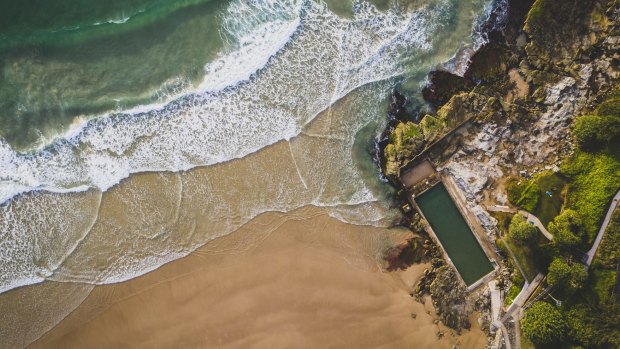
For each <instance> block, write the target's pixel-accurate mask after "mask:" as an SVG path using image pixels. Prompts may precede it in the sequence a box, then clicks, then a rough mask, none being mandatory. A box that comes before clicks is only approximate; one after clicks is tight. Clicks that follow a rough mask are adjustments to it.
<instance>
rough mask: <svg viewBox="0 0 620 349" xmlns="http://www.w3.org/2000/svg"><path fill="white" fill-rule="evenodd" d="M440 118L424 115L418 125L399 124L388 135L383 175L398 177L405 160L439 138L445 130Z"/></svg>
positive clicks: (411, 123)
mask: <svg viewBox="0 0 620 349" xmlns="http://www.w3.org/2000/svg"><path fill="white" fill-rule="evenodd" d="M445 126H446V122H445V121H444V119H442V118H436V117H434V116H431V115H426V116H425V117H424V118H422V121H420V123H419V124H416V123H414V122H401V123H399V124H398V125H397V126H396V128H395V129H394V130H393V131H392V132H391V133H390V138H389V141H390V142H389V144H388V145H387V146H386V147H385V149H384V155H385V174H386V175H387V176H398V171H399V169H400V167H401V166H402V165H403V164H404V162H405V161H406V160H407V159H411V158H413V157H414V156H415V155H417V154H418V153H420V152H421V151H422V150H424V148H425V147H426V146H427V145H428V144H429V143H430V142H432V141H433V140H435V139H437V138H439V137H440V136H441V134H442V132H443V130H444V129H445Z"/></svg>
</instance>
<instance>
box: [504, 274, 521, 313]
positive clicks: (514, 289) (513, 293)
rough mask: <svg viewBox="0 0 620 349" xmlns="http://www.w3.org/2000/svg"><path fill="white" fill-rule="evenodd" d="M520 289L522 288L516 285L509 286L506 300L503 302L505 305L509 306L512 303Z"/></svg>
mask: <svg viewBox="0 0 620 349" xmlns="http://www.w3.org/2000/svg"><path fill="white" fill-rule="evenodd" d="M517 273H518V272H517ZM522 288H523V286H518V285H512V286H510V289H509V290H508V294H506V300H505V303H506V305H510V304H512V302H514V300H515V298H517V296H518V295H519V292H521V289H522Z"/></svg>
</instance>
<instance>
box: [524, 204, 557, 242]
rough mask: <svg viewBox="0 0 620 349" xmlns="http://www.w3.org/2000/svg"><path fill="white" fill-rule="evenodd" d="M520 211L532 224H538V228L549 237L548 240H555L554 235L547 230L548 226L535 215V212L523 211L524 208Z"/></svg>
mask: <svg viewBox="0 0 620 349" xmlns="http://www.w3.org/2000/svg"><path fill="white" fill-rule="evenodd" d="M519 213H520V214H521V215H522V216H523V217H525V219H527V221H528V222H530V223H531V224H534V225H535V226H536V228H538V230H540V231H541V232H542V233H543V235H544V236H545V237H546V238H547V240H549V241H551V240H553V235H551V233H549V231H548V230H547V228H546V227H545V226H544V225H543V224H542V222H541V221H540V219H538V217H536V216H534V215H533V214H531V213H529V212H527V211H523V210H519Z"/></svg>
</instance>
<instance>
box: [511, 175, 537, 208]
mask: <svg viewBox="0 0 620 349" xmlns="http://www.w3.org/2000/svg"><path fill="white" fill-rule="evenodd" d="M506 189H507V192H508V200H510V202H512V203H513V204H514V205H516V206H519V207H521V208H522V209H524V210H526V211H528V212H532V211H534V210H535V209H536V206H538V200H539V198H540V189H539V188H538V185H537V184H536V182H535V181H533V180H525V179H524V180H520V181H517V180H515V179H512V180H510V181H508V184H507V186H506Z"/></svg>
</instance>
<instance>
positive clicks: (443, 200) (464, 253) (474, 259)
mask: <svg viewBox="0 0 620 349" xmlns="http://www.w3.org/2000/svg"><path fill="white" fill-rule="evenodd" d="M416 202H417V203H418V206H419V207H420V209H421V210H422V213H424V216H425V217H426V219H427V220H428V222H429V224H430V225H431V227H432V228H433V231H434V232H435V234H436V235H437V238H438V239H439V241H440V242H441V245H442V246H443V247H444V249H445V250H446V252H447V253H448V256H450V259H451V260H452V262H453V263H454V265H455V266H456V269H457V270H458V272H459V274H461V277H463V280H464V281H465V283H466V284H467V285H471V284H473V283H474V282H476V281H477V280H479V279H480V278H482V277H483V276H484V275H486V274H488V273H489V272H490V271H492V270H493V266H492V265H491V262H490V261H489V259H488V257H487V256H486V254H485V253H484V251H483V250H482V247H481V246H480V244H479V243H478V240H476V237H475V236H474V234H473V232H472V231H471V229H470V228H469V226H468V225H467V222H465V219H464V218H463V216H462V215H461V212H460V211H459V209H458V208H457V207H456V204H455V203H454V201H453V200H452V197H451V196H450V194H449V193H448V191H447V190H446V187H445V186H444V185H443V183H439V184H437V185H436V186H434V187H432V188H431V189H429V190H428V191H426V192H425V193H423V194H422V195H420V196H419V197H418V198H417V199H416Z"/></svg>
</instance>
